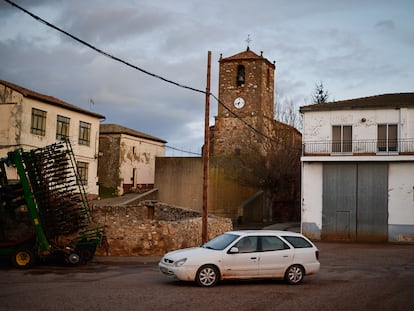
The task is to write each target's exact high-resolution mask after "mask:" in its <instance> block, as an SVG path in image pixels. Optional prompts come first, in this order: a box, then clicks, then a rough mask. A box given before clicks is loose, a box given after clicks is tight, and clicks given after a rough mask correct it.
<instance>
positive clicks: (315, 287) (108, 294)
mask: <svg viewBox="0 0 414 311" xmlns="http://www.w3.org/2000/svg"><path fill="white" fill-rule="evenodd" d="M316 245H317V246H318V248H319V249H320V261H321V271H320V273H319V274H317V275H313V276H309V277H306V278H305V280H304V283H303V284H301V285H298V286H290V285H286V284H285V283H283V282H282V281H279V280H255V281H237V282H236V281H232V282H223V283H220V284H219V285H218V286H216V287H214V288H200V287H197V286H196V285H195V284H194V283H186V282H179V281H175V280H172V279H169V278H166V277H165V276H163V275H161V274H160V273H159V271H158V268H157V261H158V259H159V258H154V257H149V258H142V257H141V258H113V257H97V258H95V259H94V261H93V262H92V263H90V264H88V265H86V266H79V267H66V266H57V265H54V266H51V265H41V266H36V267H34V268H32V269H29V270H25V271H21V270H15V269H12V268H10V267H9V266H6V265H3V266H1V267H0V310H77V311H79V310H199V311H203V310H209V311H211V310H237V311H241V310H260V311H264V310H393V311H396V310H407V311H408V310H414V245H395V244H340V243H325V242H324V243H316Z"/></svg>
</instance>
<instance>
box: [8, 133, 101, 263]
mask: <svg viewBox="0 0 414 311" xmlns="http://www.w3.org/2000/svg"><path fill="white" fill-rule="evenodd" d="M10 167H14V168H15V169H16V170H17V175H18V180H11V179H9V178H8V176H7V174H8V172H10V171H8V170H7V168H10ZM102 236H103V227H93V226H92V219H91V213H90V208H89V205H88V201H87V197H86V192H85V188H84V186H83V183H82V180H81V178H80V175H79V172H78V169H77V165H76V160H75V157H74V154H73V150H72V147H71V145H70V142H69V141H68V140H67V141H62V142H58V143H55V144H52V145H49V146H46V147H43V148H37V149H33V150H30V151H23V149H17V150H15V151H12V152H9V153H8V155H7V157H5V158H2V159H0V255H3V256H8V257H9V258H11V260H12V263H13V264H14V265H15V266H16V267H17V268H28V267H30V266H32V265H33V264H34V263H35V261H36V260H47V259H48V258H51V257H57V258H63V259H64V260H65V261H66V262H68V263H70V264H73V265H76V264H79V263H87V262H89V261H91V260H92V258H93V256H94V254H95V250H96V247H97V245H99V243H100V242H101V239H102Z"/></svg>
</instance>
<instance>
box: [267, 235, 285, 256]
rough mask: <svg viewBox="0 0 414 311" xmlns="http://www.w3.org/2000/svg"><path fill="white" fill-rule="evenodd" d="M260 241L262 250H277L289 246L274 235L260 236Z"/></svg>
mask: <svg viewBox="0 0 414 311" xmlns="http://www.w3.org/2000/svg"><path fill="white" fill-rule="evenodd" d="M261 242H262V243H261V244H262V251H263V252H269V251H278V250H282V249H289V248H290V247H289V245H287V244H286V243H285V242H283V241H282V240H281V239H279V238H278V237H276V236H262V237H261Z"/></svg>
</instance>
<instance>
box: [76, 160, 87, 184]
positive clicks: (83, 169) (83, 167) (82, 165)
mask: <svg viewBox="0 0 414 311" xmlns="http://www.w3.org/2000/svg"><path fill="white" fill-rule="evenodd" d="M76 164H77V166H78V173H79V178H80V182H81V184H82V185H87V184H88V163H87V162H79V161H78V162H76Z"/></svg>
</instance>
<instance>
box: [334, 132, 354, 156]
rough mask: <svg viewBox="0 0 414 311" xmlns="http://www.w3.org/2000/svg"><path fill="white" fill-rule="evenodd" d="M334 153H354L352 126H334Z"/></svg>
mask: <svg viewBox="0 0 414 311" xmlns="http://www.w3.org/2000/svg"><path fill="white" fill-rule="evenodd" d="M332 152H352V126H351V125H334V126H332Z"/></svg>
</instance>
